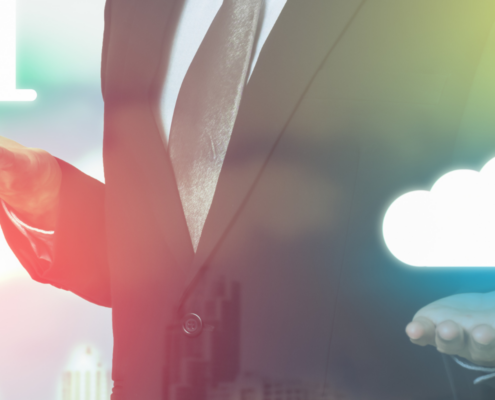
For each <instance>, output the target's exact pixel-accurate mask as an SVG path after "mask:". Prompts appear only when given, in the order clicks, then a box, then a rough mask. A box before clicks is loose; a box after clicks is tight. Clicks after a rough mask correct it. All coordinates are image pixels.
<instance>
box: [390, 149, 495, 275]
mask: <svg viewBox="0 0 495 400" xmlns="http://www.w3.org/2000/svg"><path fill="white" fill-rule="evenodd" d="M383 236H384V239H385V243H386V245H387V247H388V249H389V250H390V252H391V253H392V254H393V255H394V256H395V257H397V258H398V259H399V260H401V261H402V262H404V263H406V264H408V265H412V266H415V267H494V266H495V158H494V159H492V160H490V161H489V162H488V163H487V164H486V165H485V166H484V167H483V168H482V169H481V171H480V172H477V171H472V170H457V171H452V172H449V173H447V174H445V175H444V176H442V177H441V178H440V179H439V180H438V181H437V182H436V183H435V184H434V185H433V187H432V189H431V191H429V192H428V191H423V190H417V191H413V192H409V193H406V194H404V195H403V196H401V197H399V198H398V199H397V200H395V201H394V202H393V203H392V205H391V206H390V207H389V209H388V210H387V213H386V214H385V218H384V221H383Z"/></svg>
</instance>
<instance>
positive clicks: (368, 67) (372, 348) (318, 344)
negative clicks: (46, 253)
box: [0, 0, 495, 400]
mask: <svg viewBox="0 0 495 400" xmlns="http://www.w3.org/2000/svg"><path fill="white" fill-rule="evenodd" d="M179 9H180V1H178V2H176V3H175V2H174V0H109V1H107V6H106V11H105V21H106V27H105V39H104V46H103V63H102V81H103V95H104V99H105V134H104V164H105V179H106V184H105V185H103V184H101V183H99V182H97V181H95V180H93V179H92V178H89V177H88V176H86V175H84V174H83V173H81V172H80V171H78V170H76V169H75V168H73V167H72V166H70V165H68V164H66V163H64V162H63V161H60V165H61V166H62V170H63V182H62V191H61V207H60V216H59V221H58V225H57V229H56V246H55V259H54V262H53V265H51V266H50V267H49V269H48V271H46V272H42V269H41V267H43V265H42V264H41V263H42V262H43V261H42V260H38V259H37V258H36V257H35V256H34V254H33V252H32V250H31V248H30V246H29V244H28V243H27V241H26V239H25V238H24V237H23V236H22V235H21V234H20V233H19V232H18V231H17V230H16V229H15V228H14V227H13V226H12V225H11V224H10V222H9V220H8V219H7V218H6V216H5V215H4V214H3V211H2V214H0V220H1V224H2V228H3V229H4V231H5V234H6V237H7V240H8V241H9V243H10V245H11V247H12V248H13V250H14V252H15V253H16V254H17V256H18V257H19V259H20V260H21V262H22V264H23V265H24V266H25V268H26V269H27V270H28V271H29V273H30V274H31V276H32V277H33V279H35V280H38V281H40V282H44V283H50V284H52V285H55V286H57V287H60V288H62V289H66V290H71V291H73V292H74V293H76V294H78V295H80V296H82V297H84V298H86V299H88V300H89V301H92V302H94V303H97V304H101V305H104V306H111V307H112V308H113V324H114V325H113V326H114V336H115V349H114V365H113V379H114V381H115V389H114V397H113V399H115V400H124V399H125V400H129V399H146V400H159V399H170V400H172V399H183V400H202V399H214V400H219V399H224V398H225V399H289V398H290V399H320V398H324V399H377V400H378V399H379V400H385V399H393V400H398V399H401V400H406V399H451V398H454V397H453V392H452V390H453V385H454V386H455V388H454V389H455V390H457V391H458V397H457V398H475V397H474V396H479V398H483V396H484V398H493V397H491V396H493V393H492V394H490V393H489V392H487V390H488V389H474V387H473V386H472V385H471V383H470V382H469V379H468V378H470V377H469V376H468V377H466V374H465V373H464V371H463V370H460V369H455V368H454V367H453V366H452V365H450V367H451V368H450V369H451V371H450V372H451V377H453V379H452V380H451V381H449V379H448V376H447V370H446V368H445V365H444V360H443V359H442V357H441V356H440V355H439V354H438V353H437V352H436V350H434V349H433V348H419V347H416V346H413V345H412V344H411V343H410V342H409V340H408V339H407V337H406V335H405V333H404V327H405V325H406V324H407V322H408V321H409V320H410V319H411V318H412V316H413V315H414V313H415V312H416V311H417V310H418V309H419V308H420V307H422V306H424V305H426V304H427V303H429V302H431V301H433V300H436V299H438V298H440V297H444V296H447V295H450V294H453V293H455V292H456V291H459V290H460V289H459V288H460V285H461V283H460V282H461V281H462V282H471V281H469V280H468V279H467V278H469V279H471V278H472V282H473V284H472V288H471V287H470V288H469V289H473V290H480V289H482V288H481V287H480V286H479V285H477V279H478V277H480V276H481V277H482V279H483V280H484V281H487V280H488V279H492V277H493V276H492V275H493V273H492V272H490V271H485V272H480V271H475V272H473V271H474V270H468V271H466V270H455V271H452V270H450V271H446V270H438V269H417V268H412V267H407V266H405V265H403V264H402V263H400V262H399V261H397V260H396V259H394V258H393V257H392V256H391V255H390V253H389V252H388V250H387V249H386V247H385V245H384V243H383V239H382V236H381V222H382V220H383V216H384V212H385V210H386V208H387V206H388V205H389V204H390V203H391V202H392V201H393V200H394V199H395V198H396V197H397V196H398V195H400V194H403V193H404V192H406V191H408V190H411V188H424V189H429V188H430V187H431V184H432V183H433V182H434V180H435V179H436V178H438V177H439V176H440V175H441V174H443V173H444V172H446V171H447V170H449V169H451V168H453V167H454V165H453V163H452V154H453V149H454V148H455V143H456V136H457V132H458V127H459V124H460V121H461V117H462V115H463V110H464V108H465V104H466V100H467V98H468V94H469V90H470V86H471V82H472V80H473V77H474V75H475V72H476V68H477V65H478V62H479V59H480V56H481V54H482V51H483V48H484V44H485V41H486V39H487V37H488V34H489V31H490V28H491V25H492V23H493V21H494V16H495V14H494V13H495V3H494V2H490V1H485V0H449V1H443V0H442V1H440V0H400V1H399V0H288V2H287V5H286V7H285V9H284V10H283V12H282V14H281V16H280V18H279V20H278V21H277V23H276V25H275V27H274V29H273V31H272V33H271V34H270V36H269V38H268V40H267V42H266V44H265V46H264V48H263V50H262V52H261V56H260V58H259V61H258V64H257V66H256V69H255V70H254V73H253V75H252V77H251V80H250V82H249V84H248V85H247V87H246V89H245V92H244V95H243V100H242V104H241V107H240V111H239V114H238V118H237V122H236V125H235V128H234V131H233V134H232V139H231V142H230V145H229V148H228V152H227V156H226V159H225V163H224V166H223V170H222V173H221V175H220V179H219V183H218V187H217V191H216V193H215V198H214V200H213V204H212V207H211V210H210V213H209V216H208V219H207V221H206V224H205V228H204V231H203V235H202V238H201V241H200V244H199V248H198V251H197V253H196V254H194V252H193V250H192V246H191V242H190V239H189V235H188V231H187V227H186V223H185V218H184V214H183V211H182V208H181V204H180V200H179V196H178V192H177V188H176V184H175V179H174V174H173V170H172V167H171V164H170V160H169V157H168V154H167V150H166V148H165V146H164V145H163V142H162V135H161V132H160V131H161V121H160V118H159V112H158V107H157V105H158V98H159V92H160V88H161V82H162V80H163V75H164V74H165V73H166V70H165V69H164V68H163V65H166V61H167V60H166V54H167V49H168V47H169V45H170V41H171V37H172V35H173V32H174V22H173V21H175V18H174V17H173V16H174V15H176V13H177V12H179ZM488 155H489V151H488V149H486V147H485V148H483V149H481V150H480V152H479V154H477V156H476V157H475V158H476V159H477V160H479V158H480V157H481V158H483V157H485V159H484V160H483V161H486V157H487V156H488ZM466 160H467V159H466ZM468 161H469V160H468ZM466 162H467V161H466ZM481 165H482V164H481ZM464 289H466V288H464ZM188 313H196V314H198V315H200V316H201V318H202V319H203V322H204V323H205V329H204V330H203V332H202V334H201V335H200V336H198V337H195V338H189V337H186V336H185V334H184V333H183V332H182V330H181V319H182V318H183V316H184V315H186V314H188ZM447 366H449V364H447ZM473 393H475V394H473Z"/></svg>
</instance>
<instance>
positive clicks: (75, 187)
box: [0, 159, 111, 307]
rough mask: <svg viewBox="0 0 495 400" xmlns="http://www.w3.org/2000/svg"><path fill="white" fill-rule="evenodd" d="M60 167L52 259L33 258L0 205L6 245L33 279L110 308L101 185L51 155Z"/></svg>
mask: <svg viewBox="0 0 495 400" xmlns="http://www.w3.org/2000/svg"><path fill="white" fill-rule="evenodd" d="M57 161H58V163H59V165H60V168H61V170H62V184H61V188H60V206H59V210H58V217H57V224H56V228H55V235H54V246H53V260H52V262H50V261H49V260H45V259H42V258H39V257H38V256H37V255H36V254H35V252H34V250H33V247H32V245H31V243H30V241H29V239H28V238H27V237H26V236H25V235H24V234H23V233H22V232H21V231H20V230H19V229H18V228H17V227H16V226H15V225H14V224H13V223H12V221H11V219H10V218H9V217H8V216H7V215H6V213H5V210H4V209H3V207H0V225H1V226H2V230H3V233H4V235H5V239H6V240H7V243H8V244H9V246H10V248H11V249H12V251H13V252H14V254H15V255H16V257H17V258H18V259H19V261H20V262H21V264H22V265H23V267H24V268H25V269H26V270H27V272H28V273H29V275H30V276H31V277H32V278H33V279H34V280H35V281H38V282H41V283H49V284H51V285H53V286H55V287H57V288H60V289H65V290H69V291H71V292H73V293H75V294H76V295H78V296H80V297H82V298H84V299H86V300H89V301H90V302H92V303H95V304H98V305H101V306H106V307H111V296H110V271H109V266H108V261H107V254H106V237H105V212H104V207H105V205H104V203H105V185H104V184H103V183H101V182H100V181H98V180H96V179H93V178H91V177H89V176H88V175H86V174H84V173H83V172H81V171H79V170H78V169H77V168H75V167H73V166H71V165H70V164H67V163H66V162H64V161H62V160H59V159H57Z"/></svg>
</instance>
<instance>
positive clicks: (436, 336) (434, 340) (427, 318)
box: [406, 292, 495, 367]
mask: <svg viewBox="0 0 495 400" xmlns="http://www.w3.org/2000/svg"><path fill="white" fill-rule="evenodd" d="M494 327H495V292H490V293H485V294H483V293H466V294H458V295H454V296H450V297H446V298H443V299H440V300H438V301H435V302H433V303H431V304H428V305H427V306H426V307H423V308H422V309H421V310H419V311H418V312H417V313H416V315H415V316H414V318H413V320H412V322H410V323H409V324H408V325H407V327H406V333H407V335H408V336H409V338H410V339H411V342H413V343H414V344H417V345H420V346H426V345H432V346H435V347H436V348H437V350H438V351H440V352H442V353H445V354H451V355H458V356H460V357H463V358H465V359H467V360H469V361H471V362H473V363H475V364H477V365H481V366H486V367H489V366H490V367H492V366H495V329H494Z"/></svg>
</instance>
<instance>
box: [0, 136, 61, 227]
mask: <svg viewBox="0 0 495 400" xmlns="http://www.w3.org/2000/svg"><path fill="white" fill-rule="evenodd" d="M61 181H62V172H61V170H60V167H59V165H58V162H57V160H56V159H55V158H54V157H53V156H52V155H50V154H49V153H47V152H46V151H44V150H41V149H34V148H29V147H24V146H22V145H20V144H19V143H16V142H14V141H13V140H10V139H7V138H4V137H1V136H0V198H1V199H2V200H4V201H5V203H7V204H8V205H9V206H10V207H11V208H12V209H13V210H14V212H15V213H16V214H17V216H18V217H19V218H20V219H21V220H23V221H24V222H25V223H27V224H29V225H31V226H33V227H36V228H39V229H43V230H53V229H54V228H55V223H56V216H57V206H58V194H59V191H60V184H61Z"/></svg>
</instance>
